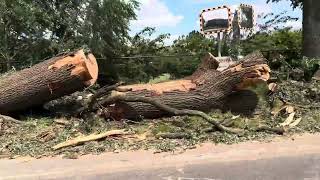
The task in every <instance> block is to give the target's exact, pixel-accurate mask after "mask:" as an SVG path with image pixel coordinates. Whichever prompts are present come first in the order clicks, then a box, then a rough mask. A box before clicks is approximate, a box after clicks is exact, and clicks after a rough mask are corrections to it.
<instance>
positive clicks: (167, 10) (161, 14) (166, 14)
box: [131, 0, 302, 43]
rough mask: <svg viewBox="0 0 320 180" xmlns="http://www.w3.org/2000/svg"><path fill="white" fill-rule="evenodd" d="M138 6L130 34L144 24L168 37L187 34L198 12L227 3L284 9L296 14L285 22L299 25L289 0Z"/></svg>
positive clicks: (154, 1)
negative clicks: (166, 34)
mask: <svg viewBox="0 0 320 180" xmlns="http://www.w3.org/2000/svg"><path fill="white" fill-rule="evenodd" d="M139 2H140V3H141V5H140V10H139V11H138V12H137V14H138V19H137V21H133V22H131V34H135V33H136V32H138V31H140V30H141V29H143V28H144V27H146V26H149V27H156V30H157V34H161V33H170V34H171V39H170V40H168V43H170V42H171V41H172V40H173V39H176V38H177V37H179V36H180V35H184V34H188V33H189V32H191V31H193V30H199V22H198V21H199V18H198V17H199V13H200V11H201V10H202V9H206V8H211V7H216V6H221V5H227V6H229V7H231V8H235V7H237V6H238V5H240V4H241V3H245V4H250V5H253V6H254V9H255V13H256V14H261V13H270V12H273V13H275V14H277V13H280V12H283V11H287V12H288V14H290V15H291V16H293V17H299V18H300V19H299V21H297V22H289V23H288V24H287V25H290V26H292V27H293V28H295V29H299V28H301V26H302V23H301V16H302V12H301V10H300V9H295V10H293V9H292V7H290V1H288V0H283V1H282V2H280V3H269V4H266V0H256V1H253V0H139Z"/></svg>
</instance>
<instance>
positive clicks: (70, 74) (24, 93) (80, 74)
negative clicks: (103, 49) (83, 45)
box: [0, 50, 98, 114]
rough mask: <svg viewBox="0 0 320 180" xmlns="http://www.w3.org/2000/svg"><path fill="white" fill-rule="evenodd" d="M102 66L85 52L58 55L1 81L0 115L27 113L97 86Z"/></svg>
mask: <svg viewBox="0 0 320 180" xmlns="http://www.w3.org/2000/svg"><path fill="white" fill-rule="evenodd" d="M97 77H98V65H97V62H96V59H95V57H94V56H93V55H92V54H85V53H84V51H83V50H79V51H76V52H72V53H66V54H62V55H58V56H56V57H53V58H51V59H49V60H46V61H44V62H42V63H39V64H37V65H35V66H32V67H30V68H27V69H24V70H22V71H18V72H15V73H13V74H11V75H9V76H5V77H2V79H0V114H8V113H11V112H15V111H19V110H24V109H27V108H30V107H33V106H36V105H41V104H43V103H45V102H47V101H50V100H53V99H56V98H59V97H61V96H64V95H67V94H71V93H73V92H75V91H78V90H82V89H83V88H84V87H87V86H90V85H92V84H94V83H95V82H96V80H97Z"/></svg>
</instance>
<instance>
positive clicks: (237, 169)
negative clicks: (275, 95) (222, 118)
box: [0, 135, 320, 180]
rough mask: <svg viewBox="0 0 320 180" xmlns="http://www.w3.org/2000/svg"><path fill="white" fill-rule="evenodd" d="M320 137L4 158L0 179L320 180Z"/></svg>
mask: <svg viewBox="0 0 320 180" xmlns="http://www.w3.org/2000/svg"><path fill="white" fill-rule="evenodd" d="M319 139H320V135H303V136H297V137H294V138H291V137H290V138H288V137H287V138H280V139H275V140H273V141H272V142H269V143H261V142H246V143H240V144H235V145H214V144H204V145H202V146H201V147H199V148H197V149H194V150H190V151H187V152H184V153H160V154H153V153H152V152H150V151H137V152H121V153H106V154H103V155H99V156H92V155H90V156H84V157H81V158H79V159H76V160H70V159H62V158H60V157H55V158H44V159H30V158H20V159H15V160H0V179H1V180H2V179H3V180H7V179H18V180H20V179H21V180H28V179H92V180H100V179H103V180H104V179H106V180H109V179H110V180H122V179H123V180H135V179H138V180H152V179H159V180H237V179H240V180H251V179H252V180H259V179H267V180H268V179H279V180H286V179H287V180H318V179H319V180H320V144H319Z"/></svg>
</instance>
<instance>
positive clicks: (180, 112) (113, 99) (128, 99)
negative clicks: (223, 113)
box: [101, 95, 244, 134]
mask: <svg viewBox="0 0 320 180" xmlns="http://www.w3.org/2000/svg"><path fill="white" fill-rule="evenodd" d="M119 101H125V102H143V103H148V104H151V105H153V106H155V107H157V108H159V109H160V110H162V111H165V112H168V113H170V114H171V115H175V116H185V115H188V116H198V117H201V118H203V119H204V120H205V121H207V122H208V123H210V124H212V125H214V126H215V127H216V128H217V129H219V130H220V131H223V132H228V133H234V134H241V133H243V132H244V131H243V130H239V129H231V128H227V127H224V126H223V125H221V124H219V123H218V122H217V121H216V120H215V119H213V118H212V117H210V116H209V115H207V114H206V113H204V112H202V111H196V110H189V109H183V110H179V109H175V108H172V107H170V106H168V105H165V104H162V103H160V102H159V101H157V100H155V99H152V98H148V97H139V96H125V95H117V96H111V97H107V98H105V99H104V100H102V101H101V104H104V105H107V104H109V105H110V104H113V103H115V102H119Z"/></svg>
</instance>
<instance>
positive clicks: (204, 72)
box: [100, 53, 270, 119]
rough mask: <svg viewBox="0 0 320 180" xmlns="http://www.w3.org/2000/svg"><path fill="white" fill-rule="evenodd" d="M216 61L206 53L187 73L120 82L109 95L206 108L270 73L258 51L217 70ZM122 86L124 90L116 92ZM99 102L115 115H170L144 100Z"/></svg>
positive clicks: (221, 103)
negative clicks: (151, 81)
mask: <svg viewBox="0 0 320 180" xmlns="http://www.w3.org/2000/svg"><path fill="white" fill-rule="evenodd" d="M217 63H218V64H219V62H218V61H217V60H216V59H215V58H214V57H213V56H212V55H211V56H207V57H206V58H205V59H204V60H203V62H202V64H201V65H200V66H199V68H198V69H197V70H196V72H195V73H194V74H193V75H192V76H190V77H187V78H185V79H181V80H174V81H169V82H163V83H157V84H136V85H129V86H120V87H118V88H117V89H118V90H115V91H113V92H112V93H111V97H112V96H126V97H129V98H130V97H139V96H140V97H148V98H152V99H153V100H155V101H157V102H159V103H161V104H164V105H166V106H169V107H172V108H175V109H179V110H184V109H192V110H200V111H209V110H210V109H213V108H221V107H223V106H224V105H225V102H226V99H227V97H228V96H229V95H231V94H232V93H233V92H236V91H240V90H243V89H245V88H246V87H247V86H250V85H252V84H256V83H258V82H260V81H267V80H268V79H269V77H270V75H269V72H270V69H269V67H268V65H267V64H266V61H265V58H264V57H263V56H262V55H261V53H253V54H250V55H248V56H247V57H245V58H244V60H242V61H240V62H238V63H236V64H234V65H231V66H229V68H227V69H225V70H223V71H218V70H217V68H218V66H217ZM121 89H123V90H124V91H122V92H119V90H120V91H121ZM125 90H130V91H127V92H125ZM107 102H108V101H107ZM100 103H102V105H104V106H105V107H107V109H108V113H109V115H110V117H112V118H114V119H123V118H127V119H135V118H138V117H144V118H158V117H162V116H167V115H170V114H168V112H166V111H163V110H160V109H159V108H157V107H156V106H154V105H151V104H148V103H143V102H125V101H116V102H114V103H113V104H111V105H110V102H108V103H104V101H100ZM243 103H245V102H243Z"/></svg>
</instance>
